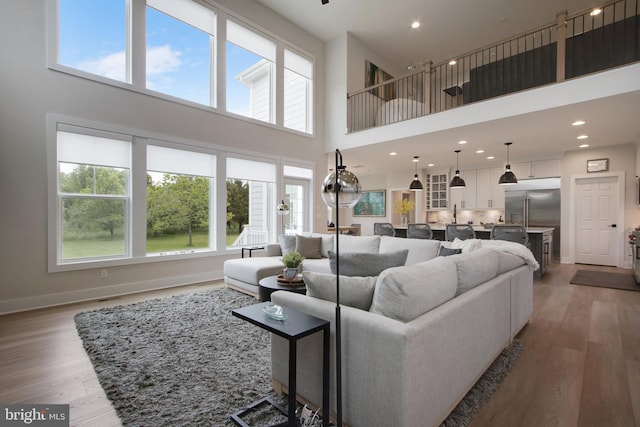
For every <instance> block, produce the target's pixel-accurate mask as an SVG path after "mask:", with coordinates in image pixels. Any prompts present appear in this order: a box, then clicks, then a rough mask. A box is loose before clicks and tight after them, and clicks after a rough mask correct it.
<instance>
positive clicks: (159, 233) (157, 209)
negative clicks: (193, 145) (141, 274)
mask: <svg viewBox="0 0 640 427" xmlns="http://www.w3.org/2000/svg"><path fill="white" fill-rule="evenodd" d="M215 176H216V156H214V155H211V154H205V153H197V152H193V151H185V150H177V149H174V148H167V147H160V146H155V145H149V146H147V244H146V248H147V253H159V254H161V255H164V254H170V253H184V252H188V251H194V250H197V249H208V248H210V247H212V246H215V245H213V244H212V243H213V242H215V233H213V230H215V227H211V226H210V224H212V223H214V221H213V220H212V218H213V216H212V215H211V213H212V210H213V209H212V207H213V204H212V202H213V201H214V200H215V197H214V189H215V181H214V178H215Z"/></svg>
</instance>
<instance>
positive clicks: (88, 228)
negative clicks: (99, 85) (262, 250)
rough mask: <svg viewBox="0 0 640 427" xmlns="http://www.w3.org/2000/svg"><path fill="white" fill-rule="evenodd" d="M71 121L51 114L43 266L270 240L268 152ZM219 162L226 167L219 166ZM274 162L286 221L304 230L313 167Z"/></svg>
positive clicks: (273, 222)
mask: <svg viewBox="0 0 640 427" xmlns="http://www.w3.org/2000/svg"><path fill="white" fill-rule="evenodd" d="M75 122H76V120H71V119H69V118H66V117H61V116H60V117H56V116H54V115H51V116H50V118H49V129H50V132H51V133H50V136H51V137H50V138H49V140H48V143H49V149H50V150H51V151H50V152H51V153H52V154H53V155H52V156H50V157H49V161H50V163H49V165H48V166H49V167H48V170H49V173H50V178H51V179H50V184H49V190H50V192H49V206H50V212H51V214H50V216H49V256H50V258H49V268H50V271H61V270H74V269H83V268H96V267H98V266H102V265H119V264H129V263H138V262H146V261H143V260H145V259H149V261H151V260H152V259H153V260H155V259H157V258H158V257H160V256H168V257H174V258H175V257H178V258H180V257H185V256H186V257H191V256H196V257H198V256H202V255H203V254H204V253H207V252H211V251H215V250H225V249H226V248H238V247H240V246H244V245H255V244H264V243H268V242H275V241H276V240H277V235H278V234H279V233H280V232H281V230H277V229H276V226H277V225H278V223H277V218H278V216H277V214H276V199H277V198H276V193H277V192H276V188H277V187H276V183H277V175H278V173H277V171H278V161H277V160H276V159H265V158H262V157H252V156H248V155H238V154H228V153H225V152H223V151H220V150H212V149H211V148H209V147H208V146H207V144H205V143H202V144H199V143H197V142H194V143H185V142H184V141H171V140H169V139H166V140H162V139H160V138H159V137H158V136H154V137H153V138H151V137H150V136H145V135H144V133H143V132H140V131H139V130H137V131H133V130H131V131H129V130H125V129H122V128H119V129H118V130H110V129H113V128H111V127H110V126H103V125H100V124H98V123H95V122H87V121H82V120H78V121H77V122H80V123H75ZM134 135H135V136H134ZM224 162H226V166H225V167H224V168H222V169H226V176H224V175H221V173H220V171H219V169H218V168H219V167H221V165H224ZM282 172H283V176H284V177H285V178H284V179H285V181H284V183H285V186H286V194H284V195H283V196H284V197H285V198H286V199H287V200H289V201H290V204H291V205H292V210H291V221H290V222H289V223H288V228H290V229H292V230H293V229H295V230H299V231H303V230H307V229H308V227H309V224H310V223H309V222H308V221H309V219H310V215H309V212H311V209H310V200H311V195H310V192H309V191H310V190H309V189H310V184H311V178H312V174H313V171H312V169H309V168H306V167H300V166H290V165H283V166H282ZM220 179H223V181H220ZM225 185H226V198H222V199H221V198H220V197H217V194H218V192H224V191H225V190H224V186H225ZM283 188H284V187H283ZM225 214H226V218H225ZM225 233H226V244H225V242H224V240H225V238H224V237H223V236H225Z"/></svg>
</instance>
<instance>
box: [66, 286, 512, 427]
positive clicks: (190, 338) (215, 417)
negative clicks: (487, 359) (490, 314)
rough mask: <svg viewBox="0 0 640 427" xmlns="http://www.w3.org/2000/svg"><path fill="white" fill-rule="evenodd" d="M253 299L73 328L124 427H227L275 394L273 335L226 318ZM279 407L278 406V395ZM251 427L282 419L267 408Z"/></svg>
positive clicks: (498, 369)
mask: <svg viewBox="0 0 640 427" xmlns="http://www.w3.org/2000/svg"><path fill="white" fill-rule="evenodd" d="M254 303H256V300H255V299H253V298H251V297H249V296H247V295H244V294H241V293H239V292H236V291H233V290H231V289H218V290H212V291H207V292H200V293H194V294H188V295H179V296H174V297H170V298H163V299H153V300H148V301H144V302H140V303H136V304H131V305H126V306H117V307H113V308H103V309H99V310H95V311H89V312H85V313H80V314H78V315H76V317H75V321H76V327H77V329H78V333H79V335H80V337H81V338H82V342H83V345H84V348H85V350H86V352H87V354H88V355H89V358H90V359H91V362H92V363H93V366H94V370H95V372H96V374H97V376H98V379H99V381H100V384H101V385H102V387H103V388H104V390H105V392H106V394H107V397H108V398H109V399H110V400H111V402H112V403H113V406H114V407H115V409H116V412H117V413H118V416H119V417H120V419H121V421H122V423H123V425H125V426H178V425H184V426H186V425H189V426H232V425H235V424H234V423H233V421H232V420H231V419H230V415H231V414H233V413H235V412H237V411H239V410H242V409H243V408H245V407H246V406H248V405H250V404H251V403H253V402H255V401H256V400H258V399H259V398H261V397H264V396H267V395H272V396H275V395H274V394H273V391H272V390H271V359H270V357H271V352H270V345H271V341H270V335H269V333H268V332H267V331H265V330H263V329H260V328H258V327H256V326H253V325H251V324H249V323H248V322H245V321H242V320H240V319H238V318H236V317H233V316H232V315H231V310H232V309H234V308H238V307H242V306H246V305H250V304H254ZM520 352H521V345H520V343H519V342H518V341H514V343H513V344H512V345H511V346H509V347H508V348H507V349H505V350H504V351H503V352H502V354H501V355H500V356H499V357H498V358H497V359H496V361H495V362H494V363H493V365H491V367H490V368H489V370H487V372H486V373H485V374H484V375H483V376H482V378H481V379H480V380H479V381H478V382H477V383H476V385H475V386H474V387H473V389H472V390H471V391H470V392H469V393H468V394H467V396H466V397H465V398H464V400H463V401H462V402H461V403H460V404H459V405H458V407H456V409H455V410H454V411H453V412H452V413H451V415H450V416H449V417H448V418H447V419H446V420H445V422H444V423H443V426H446V427H451V426H465V425H467V424H468V423H469V422H470V421H471V419H472V418H473V416H474V415H475V414H476V413H477V412H478V411H479V410H480V408H481V407H482V405H484V404H485V403H486V402H487V401H488V400H489V398H490V397H491V394H492V393H493V392H494V391H495V390H497V388H498V387H499V386H500V383H501V381H502V379H503V378H504V377H505V376H506V374H507V373H508V372H509V371H510V370H511V367H512V366H513V364H514V362H515V360H516V359H517V357H518V355H519V354H520ZM276 400H277V401H279V402H280V403H282V404H284V406H285V407H286V400H285V399H284V398H281V397H277V398H276ZM243 420H245V421H246V422H247V423H248V424H249V425H252V426H253V425H270V424H273V423H276V422H281V421H284V417H283V416H282V414H280V413H278V412H277V411H275V410H273V409H272V408H270V407H269V406H266V405H265V406H263V407H261V408H260V409H259V410H257V411H255V412H252V413H251V414H248V415H247V416H245V417H243Z"/></svg>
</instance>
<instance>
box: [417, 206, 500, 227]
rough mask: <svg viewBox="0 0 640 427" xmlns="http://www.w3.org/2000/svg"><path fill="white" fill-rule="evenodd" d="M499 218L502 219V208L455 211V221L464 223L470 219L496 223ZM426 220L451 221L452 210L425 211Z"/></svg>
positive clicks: (477, 222)
mask: <svg viewBox="0 0 640 427" xmlns="http://www.w3.org/2000/svg"><path fill="white" fill-rule="evenodd" d="M500 218H502V221H504V209H496V210H481V211H472V210H464V209H460V210H458V211H457V223H458V224H466V223H468V222H469V221H472V222H473V223H474V224H480V223H485V224H486V223H497V222H498V221H499V220H500ZM427 222H431V223H433V222H436V223H441V224H448V223H451V222H453V210H450V211H447V210H438V211H428V212H427Z"/></svg>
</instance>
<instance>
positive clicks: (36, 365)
mask: <svg viewBox="0 0 640 427" xmlns="http://www.w3.org/2000/svg"><path fill="white" fill-rule="evenodd" d="M579 268H586V269H594V270H601V271H615V272H627V273H629V270H619V269H615V268H608V267H595V266H580V265H561V264H553V265H552V266H551V268H550V269H549V270H548V272H547V273H546V274H545V276H544V278H543V280H541V281H539V282H535V283H534V313H533V316H532V321H531V323H530V324H529V325H528V326H526V327H525V328H524V330H523V331H522V332H521V333H520V334H519V339H520V340H521V342H522V344H523V352H522V354H521V356H520V358H519V359H518V361H517V362H516V364H515V366H514V369H513V371H512V372H511V373H510V374H509V375H508V376H507V378H506V379H505V380H504V382H503V383H502V385H501V387H500V388H499V389H498V391H497V392H496V393H495V394H494V395H493V397H492V398H491V400H490V401H489V402H488V403H487V405H485V407H484V408H483V409H482V411H481V412H480V413H479V414H478V415H477V416H476V417H475V418H474V420H473V422H472V424H471V426H472V427H479V426H536V427H538V426H559V427H560V426H561V427H565V426H580V427H583V426H598V427H600V426H624V427H627V426H638V427H640V292H632V291H620V290H612V289H604V288H596V287H589V286H578V285H571V284H569V281H570V279H571V277H572V276H573V274H574V273H575V271H576V270H577V269H579ZM219 286H223V285H222V284H220V283H216V284H207V285H194V286H189V287H183V288H178V289H171V290H164V291H158V292H148V293H144V294H136V295H130V296H123V297H119V298H114V299H109V300H107V301H96V302H87V303H81V304H73V305H68V306H63V307H55V308H49V309H43V310H35V311H31V312H25V313H17V314H10V315H4V316H0V361H1V362H2V363H0V384H2V387H1V388H0V402H2V403H22V402H23V403H68V404H70V405H71V425H72V426H100V427H103V426H119V425H121V424H120V421H119V419H118V417H117V416H116V414H115V411H114V410H113V408H112V406H111V404H110V403H109V401H108V400H107V398H106V396H105V394H104V392H103V390H102V388H101V387H100V385H99V384H98V380H97V378H96V375H95V373H94V372H93V368H92V366H91V363H90V362H89V359H88V357H87V356H86V354H85V352H84V350H83V348H82V343H81V341H80V338H79V337H78V335H77V333H76V330H75V324H74V321H73V316H74V315H75V314H76V313H79V312H81V311H86V310H91V309H95V308H100V307H104V306H111V305H117V304H128V303H132V302H136V301H140V300H144V299H148V298H157V297H162V296H168V295H173V294H177V293H186V292H193V291H196V290H201V289H204V288H210V287H219Z"/></svg>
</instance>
